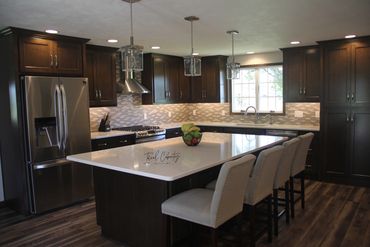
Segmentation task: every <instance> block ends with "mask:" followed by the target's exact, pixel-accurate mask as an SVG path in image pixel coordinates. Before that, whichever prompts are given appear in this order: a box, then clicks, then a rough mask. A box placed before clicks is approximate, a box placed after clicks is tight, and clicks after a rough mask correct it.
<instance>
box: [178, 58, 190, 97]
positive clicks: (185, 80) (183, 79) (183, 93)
mask: <svg viewBox="0 0 370 247" xmlns="http://www.w3.org/2000/svg"><path fill="white" fill-rule="evenodd" d="M177 60H178V61H177V63H178V66H179V67H178V71H177V73H178V80H179V85H178V86H179V89H178V90H179V91H178V98H177V102H180V103H187V102H189V101H190V77H188V76H185V75H184V60H183V59H182V58H177Z"/></svg>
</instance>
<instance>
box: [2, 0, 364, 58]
mask: <svg viewBox="0 0 370 247" xmlns="http://www.w3.org/2000/svg"><path fill="white" fill-rule="evenodd" d="M133 11H134V37H135V43H136V44H140V45H144V47H145V51H150V50H151V49H150V47H151V46H153V45H159V46H160V47H161V50H159V51H156V52H160V53H165V54H175V55H186V54H188V53H189V52H190V23H189V22H186V21H185V20H184V17H185V16H189V15H196V16H198V17H199V18H200V20H199V21H198V22H195V23H194V48H195V50H196V51H198V52H199V53H200V55H216V54H222V55H229V54H230V53H231V37H230V36H229V35H227V34H226V31H227V30H230V29H236V30H239V32H240V34H239V35H237V36H236V37H235V39H236V41H235V46H236V52H235V53H236V54H243V53H245V52H246V51H255V52H267V51H276V50H278V49H279V48H282V47H289V46H291V45H290V44H289V41H292V40H300V41H301V42H302V43H301V45H310V44H314V42H315V41H317V40H327V39H337V38H342V37H343V36H344V35H346V34H352V33H354V34H357V35H370V0H142V1H140V2H138V3H135V4H134V5H133ZM129 19H130V18H129V4H128V3H126V2H123V1H121V0H32V1H31V0H0V28H4V27H6V26H15V27H22V28H28V29H34V30H40V31H43V30H45V29H57V30H59V31H60V34H64V35H70V36H77V37H84V38H90V39H91V41H90V43H92V44H98V45H107V46H116V47H119V46H123V45H126V44H128V43H129V30H130V29H129V26H130V25H129ZM109 38H116V39H119V41H120V42H119V43H118V45H117V44H115V45H110V44H108V43H107V42H106V40H107V39H109Z"/></svg>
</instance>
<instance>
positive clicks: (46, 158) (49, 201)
mask: <svg viewBox="0 0 370 247" xmlns="http://www.w3.org/2000/svg"><path fill="white" fill-rule="evenodd" d="M21 85H22V88H23V89H22V90H23V95H24V96H23V100H24V101H23V102H24V103H23V112H24V115H25V116H24V119H25V121H24V122H25V126H24V127H25V132H26V133H25V150H26V152H25V155H26V157H25V160H26V163H25V166H26V170H27V172H26V173H27V176H28V178H27V180H28V182H27V183H28V200H29V203H30V207H29V209H30V212H31V213H40V212H45V211H47V210H50V209H55V208H58V207H63V206H66V205H69V204H72V203H74V202H78V201H81V200H84V199H87V198H89V197H91V196H93V186H92V170H91V167H89V166H86V165H82V164H78V163H74V162H70V161H67V160H66V159H65V157H66V156H67V155H70V154H77V153H83V152H89V151H90V150H91V144H90V121H89V98H88V97H89V96H88V94H89V90H88V81H87V78H69V77H68V78H67V77H42V76H25V77H22V78H21Z"/></svg>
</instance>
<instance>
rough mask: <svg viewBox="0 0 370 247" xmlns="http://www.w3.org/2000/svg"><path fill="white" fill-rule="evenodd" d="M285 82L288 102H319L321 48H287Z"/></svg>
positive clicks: (284, 56) (284, 51)
mask: <svg viewBox="0 0 370 247" xmlns="http://www.w3.org/2000/svg"><path fill="white" fill-rule="evenodd" d="M282 51H283V81H284V92H285V94H284V95H285V101H286V102H319V101H320V90H321V88H320V85H321V83H320V81H321V62H320V57H321V55H320V54H321V52H320V48H319V46H309V47H299V48H286V49H282Z"/></svg>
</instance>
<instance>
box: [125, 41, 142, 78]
mask: <svg viewBox="0 0 370 247" xmlns="http://www.w3.org/2000/svg"><path fill="white" fill-rule="evenodd" d="M121 61H122V71H125V72H126V71H143V69H144V67H143V49H142V47H141V46H138V45H128V46H125V47H122V48H121Z"/></svg>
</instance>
